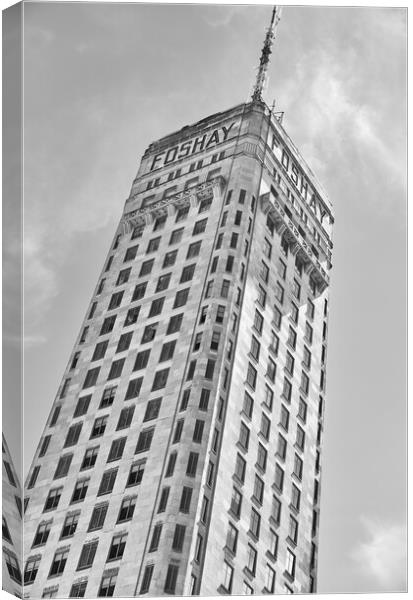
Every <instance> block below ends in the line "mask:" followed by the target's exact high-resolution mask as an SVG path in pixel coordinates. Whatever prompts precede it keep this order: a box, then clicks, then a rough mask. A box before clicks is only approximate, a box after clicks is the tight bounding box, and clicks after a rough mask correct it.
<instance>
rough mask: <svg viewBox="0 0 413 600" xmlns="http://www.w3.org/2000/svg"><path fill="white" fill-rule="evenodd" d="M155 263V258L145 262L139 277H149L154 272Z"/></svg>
mask: <svg viewBox="0 0 413 600" xmlns="http://www.w3.org/2000/svg"><path fill="white" fill-rule="evenodd" d="M154 262H155V261H154V259H153V258H151V259H150V260H145V261H144V262H143V263H142V266H141V270H140V271H139V277H144V276H145V275H149V273H150V272H151V271H152V267H153V263H154Z"/></svg>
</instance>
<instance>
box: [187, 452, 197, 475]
mask: <svg viewBox="0 0 413 600" xmlns="http://www.w3.org/2000/svg"><path fill="white" fill-rule="evenodd" d="M198 458H199V454H198V452H190V453H189V456H188V463H187V466H186V475H187V476H188V477H195V475H196V469H197V466H198Z"/></svg>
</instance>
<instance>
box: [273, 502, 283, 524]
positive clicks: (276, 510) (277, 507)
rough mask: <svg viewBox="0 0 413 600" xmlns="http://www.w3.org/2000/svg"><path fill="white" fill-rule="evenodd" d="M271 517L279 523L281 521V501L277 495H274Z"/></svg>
mask: <svg viewBox="0 0 413 600" xmlns="http://www.w3.org/2000/svg"><path fill="white" fill-rule="evenodd" d="M271 518H272V519H273V520H274V521H275V523H277V524H279V523H280V521H281V501H280V500H279V499H278V498H277V497H276V496H273V497H272V509H271Z"/></svg>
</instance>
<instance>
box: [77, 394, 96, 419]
mask: <svg viewBox="0 0 413 600" xmlns="http://www.w3.org/2000/svg"><path fill="white" fill-rule="evenodd" d="M91 398H92V396H91V395H88V396H82V397H81V398H79V399H78V401H77V404H76V408H75V412H74V413H73V418H74V419H75V418H76V417H81V416H83V415H85V414H86V413H87V411H88V408H89V404H90V399H91Z"/></svg>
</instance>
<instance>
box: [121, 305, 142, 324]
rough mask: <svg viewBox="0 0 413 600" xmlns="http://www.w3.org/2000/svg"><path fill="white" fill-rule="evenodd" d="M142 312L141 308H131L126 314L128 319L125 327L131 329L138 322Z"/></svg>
mask: <svg viewBox="0 0 413 600" xmlns="http://www.w3.org/2000/svg"><path fill="white" fill-rule="evenodd" d="M140 310H141V307H140V306H134V307H133V308H130V309H129V310H128V312H127V313H126V318H125V322H124V324H123V326H124V327H129V326H130V325H134V324H135V323H136V322H137V320H138V317H139V313H140Z"/></svg>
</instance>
